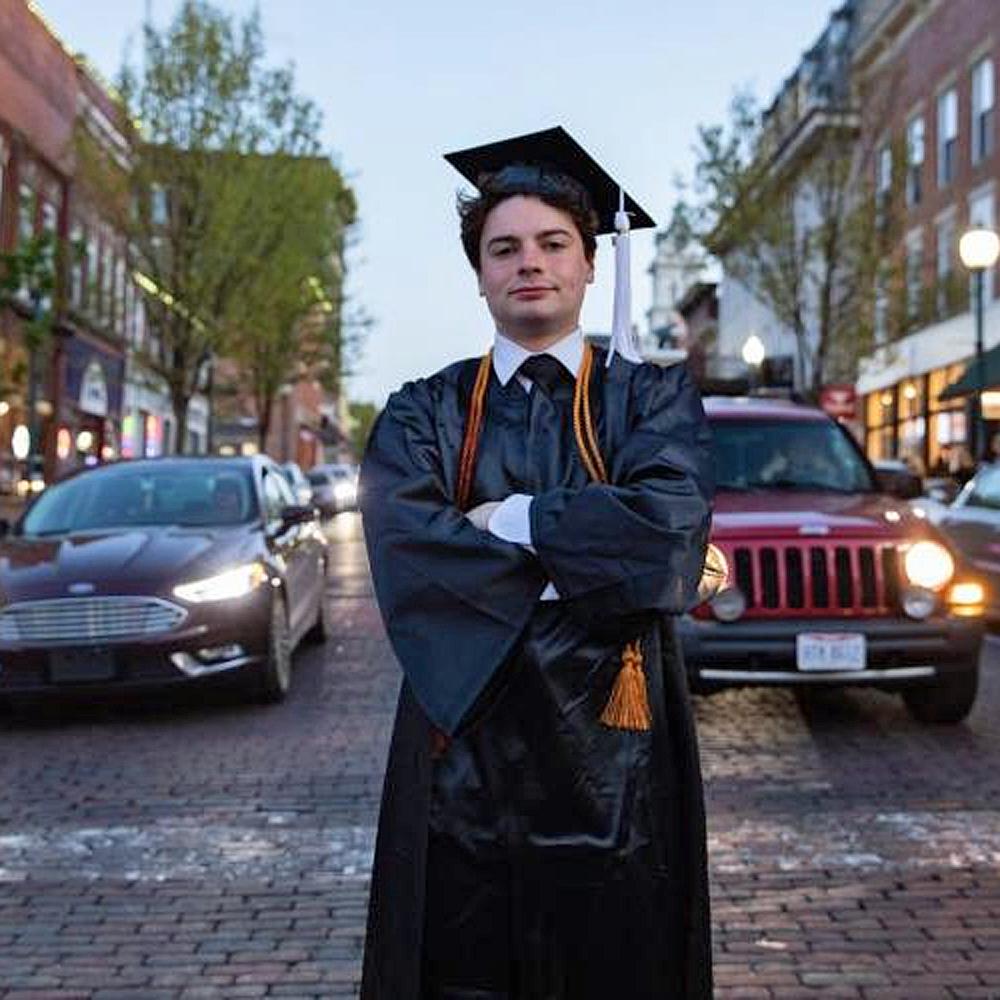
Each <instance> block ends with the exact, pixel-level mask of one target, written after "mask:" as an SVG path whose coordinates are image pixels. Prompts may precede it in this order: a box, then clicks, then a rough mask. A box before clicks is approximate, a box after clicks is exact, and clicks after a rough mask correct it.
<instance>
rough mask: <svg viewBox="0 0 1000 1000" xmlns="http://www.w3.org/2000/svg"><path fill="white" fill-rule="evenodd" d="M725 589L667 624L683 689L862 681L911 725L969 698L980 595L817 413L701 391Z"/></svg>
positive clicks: (850, 442) (963, 709)
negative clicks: (891, 696) (893, 696)
mask: <svg viewBox="0 0 1000 1000" xmlns="http://www.w3.org/2000/svg"><path fill="white" fill-rule="evenodd" d="M705 409H706V412H707V413H708V417H709V420H710V422H711V425H712V430H713V438H714V451H715V470H716V488H717V491H718V492H717V494H716V501H715V514H714V518H713V526H712V542H713V543H714V544H715V545H716V546H717V547H718V548H719V549H720V550H721V551H722V553H723V554H724V556H725V558H726V561H727V563H728V569H729V575H728V582H727V584H726V585H725V586H724V587H723V588H722V589H721V590H720V591H719V592H718V593H716V594H715V596H714V597H713V598H712V599H711V600H710V601H707V602H706V603H704V604H702V605H700V606H699V607H697V608H696V609H695V610H694V611H693V612H692V613H691V614H690V615H688V616H686V617H684V618H683V619H682V620H681V623H680V628H679V632H680V636H681V638H682V641H683V646H684V655H685V659H686V663H687V669H688V675H689V678H690V680H691V686H692V688H693V689H694V690H696V691H710V690H713V689H717V688H720V687H728V686H732V685H786V686H794V685H811V686H815V685H826V686H831V685H833V686H837V685H855V684H863V685H874V686H876V687H880V688H883V689H886V690H889V691H899V692H900V693H901V694H902V696H903V698H904V700H905V702H906V704H907V706H908V707H909V709H910V711H911V713H912V714H913V715H914V716H915V717H916V718H918V719H920V720H922V721H925V722H958V721H960V720H961V719H963V718H965V716H966V715H967V714H968V713H969V711H970V709H971V708H972V705H973V702H974V701H975V698H976V689H977V685H978V677H979V647H980V643H981V640H982V618H981V615H982V612H983V605H984V603H985V599H986V595H985V590H984V585H983V583H982V581H981V580H978V579H976V578H975V577H974V576H972V575H971V574H969V573H968V572H966V571H965V569H964V568H963V566H962V565H961V563H960V561H959V558H958V556H957V555H956V553H955V552H954V550H952V549H951V548H950V547H949V545H948V543H947V542H946V541H945V540H944V538H943V537H942V536H941V535H940V534H939V533H938V532H937V531H936V530H935V528H934V527H933V526H932V525H931V524H929V523H928V522H927V521H926V519H924V518H922V517H921V516H919V515H920V512H919V511H915V510H913V509H912V508H911V507H910V506H909V505H908V504H907V503H906V502H905V501H903V500H901V499H899V498H897V497H894V496H892V495H890V494H887V492H886V489H887V488H889V489H891V484H890V482H889V481H888V480H881V481H880V479H879V478H878V474H877V473H876V472H875V470H874V469H873V468H872V466H871V464H870V463H869V462H868V460H867V459H866V458H865V456H864V454H863V453H862V451H861V450H860V448H859V447H858V446H857V444H856V443H855V441H854V439H853V438H852V437H851V435H850V434H849V433H848V432H847V431H846V430H845V429H844V428H843V427H841V426H840V425H839V424H838V423H836V422H835V421H834V420H832V419H831V418H830V417H828V416H827V415H826V414H825V413H823V412H822V411H820V410H816V409H813V408H811V407H807V406H802V405H799V404H797V403H792V402H787V401H784V400H774V399H746V398H713V397H710V398H707V399H706V400H705Z"/></svg>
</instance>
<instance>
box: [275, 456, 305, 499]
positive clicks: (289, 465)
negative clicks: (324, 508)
mask: <svg viewBox="0 0 1000 1000" xmlns="http://www.w3.org/2000/svg"><path fill="white" fill-rule="evenodd" d="M279 468H280V469H281V474H282V475H283V476H284V477H285V479H286V480H288V485H289V486H291V488H292V495H293V496H294V497H295V502H296V503H297V504H299V505H301V506H302V507H308V506H309V505H310V504H311V503H312V502H313V490H312V487H311V486H310V485H309V480H308V479H306V474H305V473H304V472H303V471H302V467H301V466H300V465H299V463H298V462H285V463H283V464H282V465H280V466H279Z"/></svg>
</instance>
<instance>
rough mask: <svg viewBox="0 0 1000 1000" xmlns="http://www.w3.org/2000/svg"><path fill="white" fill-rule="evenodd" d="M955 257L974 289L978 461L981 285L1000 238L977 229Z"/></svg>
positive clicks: (979, 453) (979, 443) (978, 445)
mask: <svg viewBox="0 0 1000 1000" xmlns="http://www.w3.org/2000/svg"><path fill="white" fill-rule="evenodd" d="M958 255H959V256H960V257H961V258H962V263H963V264H964V265H965V266H966V268H968V270H970V271H971V272H972V275H973V280H974V282H975V286H976V293H975V294H976V306H975V308H976V392H975V395H974V396H973V403H972V445H973V448H972V453H973V456H974V457H975V458H977V459H981V458H985V456H986V429H985V427H984V426H983V401H982V393H983V390H984V389H985V388H986V384H985V383H986V378H985V372H984V371H983V284H984V275H985V274H986V272H987V271H988V270H989V269H990V268H991V267H994V266H995V265H996V262H997V257H998V256H1000V237H998V236H997V234H996V233H995V232H993V230H992V229H986V228H983V227H976V228H974V229H970V230H969V231H968V232H967V233H965V234H964V235H963V236H962V238H961V239H960V240H959V242H958Z"/></svg>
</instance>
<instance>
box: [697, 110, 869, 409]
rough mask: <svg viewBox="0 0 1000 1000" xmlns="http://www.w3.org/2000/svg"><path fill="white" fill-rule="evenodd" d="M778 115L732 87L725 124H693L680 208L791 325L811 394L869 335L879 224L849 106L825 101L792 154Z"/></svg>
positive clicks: (845, 368) (838, 374) (865, 153)
mask: <svg viewBox="0 0 1000 1000" xmlns="http://www.w3.org/2000/svg"><path fill="white" fill-rule="evenodd" d="M781 125H782V122H781V121H780V119H779V118H778V115H777V113H773V112H772V113H771V114H770V115H769V116H765V115H762V114H761V113H760V111H759V109H758V107H757V104H756V102H755V101H754V99H753V98H752V96H751V95H749V94H747V93H740V94H737V95H736V97H735V98H734V100H733V102H732V106H731V109H730V118H729V122H728V123H727V124H726V125H712V126H707V127H702V128H700V129H699V141H698V146H697V148H696V160H697V166H696V173H695V178H696V184H695V190H696V192H697V195H698V200H697V202H696V203H695V204H693V205H685V206H684V209H683V212H682V216H681V218H682V221H683V222H684V223H685V224H686V225H689V226H690V227H691V229H692V230H693V232H695V233H696V234H697V236H698V238H699V239H700V240H701V241H702V242H703V243H704V244H705V245H706V246H707V247H708V249H709V250H710V251H712V252H713V253H715V254H717V255H724V257H725V267H726V270H727V271H728V272H729V274H730V275H731V276H732V277H733V278H735V279H736V280H737V281H739V282H740V283H741V284H742V285H744V287H746V288H747V289H748V290H749V291H750V292H751V293H752V294H753V295H754V297H755V298H757V299H758V300H759V301H760V302H761V303H762V304H763V305H764V306H765V307H767V308H768V310H769V311H770V312H771V313H772V314H773V315H774V316H775V318H776V319H777V320H778V321H779V322H780V323H781V324H782V325H783V326H784V327H785V328H787V329H788V330H790V331H791V333H792V334H793V335H794V337H795V342H796V347H797V364H798V371H797V377H796V383H797V384H798V385H799V387H800V388H801V389H803V390H804V391H805V392H806V393H808V394H810V395H812V396H813V397H816V396H817V395H818V393H819V389H820V388H821V387H822V385H824V384H825V383H828V382H832V381H839V380H841V379H853V377H854V374H855V369H856V365H857V361H858V359H859V358H860V357H861V356H863V355H865V354H867V353H869V352H870V350H871V348H872V346H873V342H874V340H873V331H874V315H875V298H876V285H877V279H878V276H879V268H880V262H881V260H882V256H883V252H884V248H885V242H886V241H885V226H884V224H883V221H884V220H882V219H881V217H880V215H879V213H878V212H877V211H876V210H875V193H874V189H873V184H872V183H871V181H870V180H869V178H870V177H871V176H872V174H873V170H872V154H871V151H870V150H866V144H865V143H864V142H863V141H861V139H860V132H859V126H858V121H857V118H856V116H855V115H854V114H853V113H852V112H850V111H849V110H843V109H842V110H837V108H836V107H832V108H831V109H829V110H828V113H827V115H826V119H825V121H824V122H823V123H822V124H821V126H820V128H818V129H815V130H814V132H813V135H812V137H811V142H810V145H809V146H808V148H804V149H801V150H800V151H799V152H798V155H796V156H794V157H791V156H786V155H785V153H786V152H787V146H783V145H782V142H783V140H785V139H787V132H783V131H782V129H781Z"/></svg>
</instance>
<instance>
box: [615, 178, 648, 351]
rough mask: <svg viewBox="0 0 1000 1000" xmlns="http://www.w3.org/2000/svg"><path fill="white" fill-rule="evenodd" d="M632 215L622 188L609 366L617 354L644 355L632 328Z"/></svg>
mask: <svg viewBox="0 0 1000 1000" xmlns="http://www.w3.org/2000/svg"><path fill="white" fill-rule="evenodd" d="M629 229H630V225H629V218H628V213H627V212H626V211H625V192H624V191H623V190H621V189H619V191H618V211H617V212H616V213H615V238H614V240H615V305H614V313H613V315H612V319H611V345H610V347H609V348H608V360H607V366H610V365H611V359H612V358H613V357H614V356H615V354H616V353H617V354H620V355H621V356H622V357H623V358H624V359H625V360H626V361H631V362H633V363H634V364H639V363H640V362H641V361H642V355H641V354H640V353H639V345H638V344H637V343H636V337H635V332H634V331H633V330H632V271H631V260H630V257H631V254H630V253H629Z"/></svg>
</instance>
